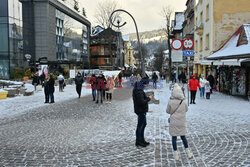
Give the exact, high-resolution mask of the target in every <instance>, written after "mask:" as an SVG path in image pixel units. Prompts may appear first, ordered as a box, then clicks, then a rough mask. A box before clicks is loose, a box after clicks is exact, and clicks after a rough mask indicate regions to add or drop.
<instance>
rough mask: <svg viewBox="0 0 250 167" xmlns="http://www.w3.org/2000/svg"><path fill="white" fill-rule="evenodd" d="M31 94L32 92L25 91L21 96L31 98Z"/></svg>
mask: <svg viewBox="0 0 250 167" xmlns="http://www.w3.org/2000/svg"><path fill="white" fill-rule="evenodd" d="M33 94H34V91H25V92H24V94H23V95H24V96H31V95H33Z"/></svg>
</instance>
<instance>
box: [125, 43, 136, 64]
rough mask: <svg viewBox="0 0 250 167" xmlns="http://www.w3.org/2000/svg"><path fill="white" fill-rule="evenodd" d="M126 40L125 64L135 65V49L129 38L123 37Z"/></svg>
mask: <svg viewBox="0 0 250 167" xmlns="http://www.w3.org/2000/svg"><path fill="white" fill-rule="evenodd" d="M123 40H124V63H125V64H124V65H125V67H126V66H127V68H128V67H134V64H135V63H134V61H135V59H134V49H133V47H132V46H131V42H130V41H129V38H128V39H125V38H123Z"/></svg>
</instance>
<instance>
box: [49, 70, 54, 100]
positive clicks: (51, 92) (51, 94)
mask: <svg viewBox="0 0 250 167" xmlns="http://www.w3.org/2000/svg"><path fill="white" fill-rule="evenodd" d="M48 85H49V97H50V103H55V100H54V92H55V79H54V77H53V74H50V75H49V81H48Z"/></svg>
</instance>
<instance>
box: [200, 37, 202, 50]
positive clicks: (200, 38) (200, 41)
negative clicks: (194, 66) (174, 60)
mask: <svg viewBox="0 0 250 167" xmlns="http://www.w3.org/2000/svg"><path fill="white" fill-rule="evenodd" d="M202 50H203V38H202V37H201V38H200V52H202Z"/></svg>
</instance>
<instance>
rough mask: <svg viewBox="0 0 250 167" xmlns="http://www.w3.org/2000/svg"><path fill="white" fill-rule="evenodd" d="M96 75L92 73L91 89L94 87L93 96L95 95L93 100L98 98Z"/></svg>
mask: <svg viewBox="0 0 250 167" xmlns="http://www.w3.org/2000/svg"><path fill="white" fill-rule="evenodd" d="M96 82H97V79H96V76H95V74H92V76H91V78H90V85H91V89H92V97H93V101H95V99H96Z"/></svg>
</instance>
